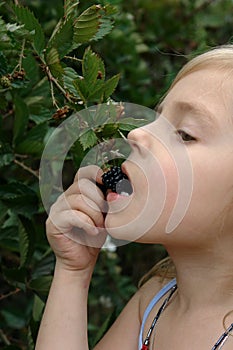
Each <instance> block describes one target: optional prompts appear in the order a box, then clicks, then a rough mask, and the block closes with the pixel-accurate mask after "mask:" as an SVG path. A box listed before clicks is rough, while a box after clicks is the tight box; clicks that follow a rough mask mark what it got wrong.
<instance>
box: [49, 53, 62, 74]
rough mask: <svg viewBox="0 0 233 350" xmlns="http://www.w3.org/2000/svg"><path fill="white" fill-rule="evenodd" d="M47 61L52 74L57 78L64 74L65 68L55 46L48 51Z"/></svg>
mask: <svg viewBox="0 0 233 350" xmlns="http://www.w3.org/2000/svg"><path fill="white" fill-rule="evenodd" d="M46 62H47V64H48V66H49V69H50V71H51V73H52V75H53V76H54V77H56V78H61V77H62V75H63V68H62V66H61V63H60V58H59V53H58V50H57V49H56V48H55V47H52V48H51V49H50V50H48V51H47V52H46Z"/></svg>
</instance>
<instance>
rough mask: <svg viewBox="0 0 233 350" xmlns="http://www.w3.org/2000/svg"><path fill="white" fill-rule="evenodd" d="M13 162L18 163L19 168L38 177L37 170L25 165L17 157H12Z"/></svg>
mask: <svg viewBox="0 0 233 350" xmlns="http://www.w3.org/2000/svg"><path fill="white" fill-rule="evenodd" d="M14 163H15V164H17V165H19V166H20V167H21V168H23V169H24V170H26V171H27V172H28V173H30V174H32V175H33V176H35V177H36V178H37V179H39V174H38V172H37V171H35V170H33V169H31V168H29V167H28V166H27V165H25V164H24V163H22V162H20V161H19V160H17V159H14Z"/></svg>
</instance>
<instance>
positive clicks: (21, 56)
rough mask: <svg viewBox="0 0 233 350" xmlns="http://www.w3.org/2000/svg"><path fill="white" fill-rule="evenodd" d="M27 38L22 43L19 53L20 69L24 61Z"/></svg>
mask: <svg viewBox="0 0 233 350" xmlns="http://www.w3.org/2000/svg"><path fill="white" fill-rule="evenodd" d="M25 41H26V40H25V39H23V44H22V49H21V52H20V55H19V70H21V69H22V61H23V53H24V49H25Z"/></svg>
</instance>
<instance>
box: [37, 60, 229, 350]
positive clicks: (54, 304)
mask: <svg viewBox="0 0 233 350" xmlns="http://www.w3.org/2000/svg"><path fill="white" fill-rule="evenodd" d="M228 76H229V72H227V71H219V70H217V69H216V68H214V67H208V68H205V69H202V70H200V71H196V72H194V73H191V74H189V75H187V76H186V77H184V78H182V79H181V80H180V81H179V82H178V83H177V84H176V85H175V86H174V87H173V88H172V90H171V91H169V93H168V95H167V96H166V97H165V99H164V101H163V103H162V117H163V118H165V119H166V120H167V121H168V122H169V123H171V124H172V125H173V126H174V130H175V132H172V134H171V136H170V138H169V144H170V146H171V148H168V147H166V143H165V144H164V143H163V141H164V140H165V139H166V136H163V126H164V124H163V123H162V124H160V121H161V119H160V118H158V120H156V121H155V122H153V123H151V124H149V125H147V126H146V127H143V128H139V129H136V130H133V131H131V132H130V134H129V137H128V138H129V140H130V142H131V146H132V153H131V155H130V157H129V159H128V160H127V161H126V162H125V164H124V169H125V171H126V172H127V174H128V175H129V178H130V180H131V182H132V185H133V188H134V192H133V194H132V196H131V197H130V198H121V197H119V198H118V199H116V200H115V201H111V202H109V212H108V214H107V217H106V219H105V221H104V218H103V215H102V210H103V206H104V198H103V196H102V194H101V192H100V191H98V190H97V191H96V188H94V186H93V182H92V180H93V179H94V178H97V181H98V182H99V183H101V171H100V170H99V171H98V169H96V167H92V166H91V167H87V168H83V169H81V170H80V172H79V175H80V177H81V178H79V179H78V176H77V177H76V180H75V185H72V186H71V187H70V188H69V189H68V190H67V191H66V193H65V194H64V196H63V198H60V199H58V201H57V202H56V203H55V204H54V206H53V208H52V210H51V217H50V218H48V221H47V235H48V240H49V242H50V244H51V246H52V248H53V250H54V253H55V255H56V268H55V275H54V280H53V283H52V287H51V291H50V294H49V298H48V301H47V305H46V309H45V313H44V316H43V320H42V323H41V327H40V331H39V336H38V340H37V345H36V350H45V349H50V350H53V349H56V350H60V349H69V350H73V349H75V350H77V349H80V350H81V349H82V350H83V349H84V350H85V349H88V341H87V316H86V314H87V306H86V305H87V295H88V287H89V284H90V280H91V275H92V272H93V268H94V265H95V262H96V259H97V256H98V253H99V248H90V247H86V246H85V245H79V244H77V243H75V242H73V241H71V240H69V239H68V238H67V237H65V236H64V235H63V234H62V232H65V233H67V232H69V231H71V230H72V228H73V227H74V226H75V227H76V228H77V227H79V228H80V229H82V230H84V231H85V233H86V234H87V235H88V236H91V237H92V239H97V240H98V242H101V240H103V241H104V238H105V230H104V227H105V228H106V229H107V230H108V231H110V232H111V233H113V235H114V237H116V238H120V239H122V238H124V239H129V240H132V239H133V238H135V240H137V241H138V242H141V243H160V244H163V245H164V246H165V247H166V249H167V250H168V252H169V254H170V256H171V257H172V259H173V261H174V263H175V266H176V269H177V283H178V291H177V292H176V294H175V295H174V298H173V299H172V301H171V303H170V305H169V307H168V308H167V309H166V310H165V312H164V314H163V315H162V316H161V318H160V320H159V322H158V326H157V329H156V337H155V346H154V349H160V350H168V349H172V350H187V349H189V350H196V349H199V350H202V349H203V350H206V349H211V347H212V346H213V345H214V343H215V342H216V340H217V339H218V337H219V336H220V335H221V334H222V333H223V331H224V329H223V326H222V320H223V317H224V315H225V314H226V313H227V312H229V311H230V310H231V309H232V305H233V272H232V265H233V254H232V247H233V234H232V233H233V232H232V231H233V215H232V214H233V213H232V211H233V205H232V200H233V180H232V173H233V162H232V149H233V138H232V131H233V124H232V101H233V98H232V97H233V96H232V82H231V81H230V79H228ZM181 102H185V103H186V105H184V104H181ZM187 103H188V104H189V107H188V110H187ZM190 104H191V105H192V106H194V107H195V108H194V109H195V111H194V110H193V108H192V110H190ZM197 106H198V108H199V110H198V112H197V110H196V109H197V108H196V107H197ZM200 106H201V108H200ZM203 108H204V109H208V111H209V112H208V113H209V114H211V120H210V122H209V124H208V125H207V124H206V119H207V117H206V114H207V111H206V110H205V111H203ZM200 115H202V119H203V116H204V119H203V120H204V123H203V122H202V121H201V120H200V118H199V116H200ZM165 125H166V123H165ZM158 130H159V135H160V138H159V139H158V137H154V135H156V134H157V133H158ZM169 130H170V129H169ZM171 130H172V129H171ZM164 135H166V133H164ZM163 137H164V139H163ZM184 145H185V150H186V152H187V154H188V159H189V160H190V162H191V165H192V171H193V189H192V196H191V201H190V204H189V206H188V207H187V208H186V209H187V210H186V212H185V215H184V216H183V219H182V221H181V222H180V223H179V225H178V226H177V227H175V228H174V230H173V231H172V232H171V233H169V234H168V233H166V226H167V223H168V221H169V218H170V216H171V213H172V210H173V207H174V205H175V202H176V198H177V194H178V184H179V174H178V173H177V167H176V164H175V161H174V159H173V157H172V156H171V149H172V150H173V151H174V152H175V151H176V150H179V149H182V147H184ZM96 173H97V177H96ZM77 179H78V181H77ZM152 180H153V182H152V184H151V181H152ZM84 181H85V184H86V185H85V186H83V188H84V190H83V189H82V195H81V188H82V186H81V184H82V183H84ZM87 184H88V185H90V188H91V190H90V189H89V190H88V192H87V190H85V188H87ZM164 184H166V186H165V187H164ZM152 185H153V186H154V187H155V186H157V187H155V191H153V193H151V188H152V187H151V186H152ZM164 189H166V192H164ZM83 191H84V192H85V191H86V193H84V196H85V197H83ZM154 193H156V195H155V194H154ZM164 193H166V196H165V198H162V197H163V196H164ZM150 196H152V197H150ZM153 196H155V197H153ZM156 196H157V197H156ZM64 198H65V199H66V203H68V204H69V206H68V207H67V206H65V205H64ZM88 198H89V200H91V201H92V202H94V203H92V205H88V203H89V202H88V201H87V199H88ZM148 198H149V200H150V199H151V198H152V203H153V209H154V210H155V212H156V210H157V212H156V215H157V219H156V220H154V221H153V220H152V222H151V226H150V228H149V229H148V230H146V231H145V230H144V232H143V234H141V235H139V234H138V235H136V237H135V236H134V235H135V232H136V231H137V228H138V225H139V222H138V220H137V218H138V217H140V215H141V210H142V208H143V207H144V206H146V205H147V204H146V203H147V202H148ZM156 199H157V201H156ZM162 199H164V203H162ZM162 204H163V205H162ZM149 207H151V205H150V206H149ZM161 207H162V210H161ZM93 208H95V210H94V209H93ZM69 214H70V215H69ZM74 214H75V215H74ZM145 215H146V214H145ZM52 217H54V218H57V217H59V218H60V220H59V222H58V221H56V226H55V225H54V223H53V221H54V220H52ZM80 218H81V220H80ZM144 220H145V218H144ZM128 221H130V225H128V226H127V222H128ZM140 221H143V217H140ZM144 222H145V221H144ZM95 227H99V228H100V233H97V232H96V230H95ZM142 227H143V226H142ZM166 282H167V281H164V283H166ZM161 286H162V285H161V282H160V280H159V279H158V278H157V277H154V278H152V279H150V280H149V281H148V282H147V283H146V284H145V285H144V286H143V287H142V288H141V289H140V290H139V291H138V292H137V293H136V294H135V295H134V297H133V298H132V299H131V300H130V301H129V303H128V305H127V306H126V307H125V309H124V310H123V312H122V313H121V315H120V316H119V318H118V319H117V320H116V322H115V323H114V325H113V326H112V327H111V329H110V330H109V331H108V333H107V334H106V335H105V336H104V337H103V339H102V340H101V341H100V343H99V344H97V346H96V347H95V350H100V349H101V350H107V349H108V350H109V349H112V350H115V349H119V348H122V347H123V349H124V350H136V349H137V343H138V333H139V329H140V322H141V318H142V315H143V313H144V310H145V308H146V306H147V304H148V302H149V301H150V299H151V298H152V297H153V296H154V295H155V293H156V292H157V291H158V290H159V289H160V288H161ZM161 303H162V301H161ZM161 303H160V304H159V305H157V306H156V307H155V308H154V309H153V311H152V313H151V315H150V317H149V319H148V322H147V324H146V327H145V330H147V329H148V328H149V326H150V323H151V320H152V319H153V317H154V316H155V314H156V311H157V309H158V308H159V306H160V305H161ZM232 322H233V313H232V314H231V315H230V316H229V317H228V319H227V324H228V325H229V324H230V323H232ZM122 339H123V340H124V342H123V343H122ZM232 346H233V338H232V337H230V338H229V340H228V341H227V342H226V343H225V345H224V350H230V349H232Z"/></svg>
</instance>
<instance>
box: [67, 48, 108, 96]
mask: <svg viewBox="0 0 233 350" xmlns="http://www.w3.org/2000/svg"><path fill="white" fill-rule="evenodd" d="M82 73H83V77H82V78H79V79H77V80H75V81H74V86H75V88H76V90H77V91H78V94H79V95H80V97H81V98H82V99H83V101H84V102H87V101H91V102H102V96H103V95H104V79H105V68H104V63H103V61H102V59H101V58H100V57H99V56H98V55H97V54H96V53H94V52H93V51H92V50H91V49H90V48H87V49H86V50H85V53H84V55H83V62H82Z"/></svg>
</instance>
